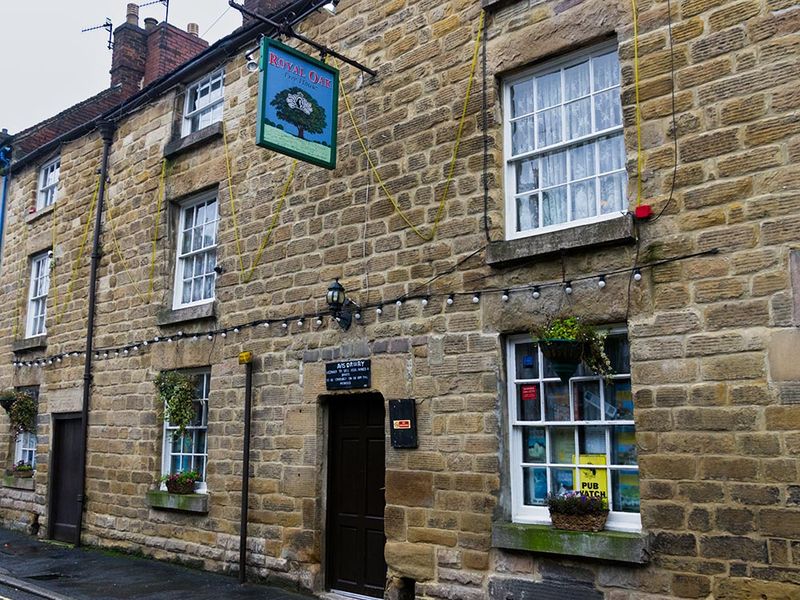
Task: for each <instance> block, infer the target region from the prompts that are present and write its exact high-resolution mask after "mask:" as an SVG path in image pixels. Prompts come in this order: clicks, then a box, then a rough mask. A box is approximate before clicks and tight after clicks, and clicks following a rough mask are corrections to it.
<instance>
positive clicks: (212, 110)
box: [181, 69, 225, 137]
mask: <svg viewBox="0 0 800 600" xmlns="http://www.w3.org/2000/svg"><path fill="white" fill-rule="evenodd" d="M217 81H219V84H220V87H219V90H218V91H213V90H212V89H211V88H212V86H213V84H214V83H216V82H217ZM205 89H207V90H208V92H207V96H203V97H202V98H198V97H197V96H198V95H199V94H200V93H201V92H202V91H203V90H205ZM224 103H225V70H224V69H220V70H218V71H214V72H213V73H210V74H208V75H205V76H203V77H202V78H201V79H198V80H197V81H195V82H194V83H192V84H191V85H188V86H186V99H185V101H184V104H183V120H182V125H181V137H186V136H187V135H189V134H190V133H194V132H195V131H200V130H201V129H203V128H204V127H208V126H209V125H211V124H213V123H217V122H218V121H222V110H223V105H224ZM192 104H194V106H192ZM195 117H197V118H198V121H199V123H198V126H197V127H193V126H192V122H193V120H194V119H195ZM204 121H205V122H204Z"/></svg>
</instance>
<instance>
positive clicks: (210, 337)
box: [206, 333, 214, 340]
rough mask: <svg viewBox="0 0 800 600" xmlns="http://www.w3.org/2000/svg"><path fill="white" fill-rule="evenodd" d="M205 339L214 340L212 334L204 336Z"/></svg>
mask: <svg viewBox="0 0 800 600" xmlns="http://www.w3.org/2000/svg"><path fill="white" fill-rule="evenodd" d="M206 338H208V339H209V340H213V339H214V334H213V333H209V334H208V335H207V336H206Z"/></svg>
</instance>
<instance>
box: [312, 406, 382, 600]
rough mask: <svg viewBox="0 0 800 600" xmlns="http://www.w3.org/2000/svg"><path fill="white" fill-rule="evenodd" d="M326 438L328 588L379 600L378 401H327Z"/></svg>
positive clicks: (379, 465) (380, 442) (380, 513)
mask: <svg viewBox="0 0 800 600" xmlns="http://www.w3.org/2000/svg"><path fill="white" fill-rule="evenodd" d="M329 435H330V456H329V463H328V534H327V539H326V545H327V575H328V587H329V589H332V590H340V591H344V592H353V593H356V594H362V595H364V596H371V597H375V598H383V590H384V586H385V583H386V560H385V559H384V556H383V549H384V545H385V543H386V536H385V534H384V532H383V511H384V508H385V506H386V498H385V497H384V485H385V484H384V480H385V477H386V464H385V461H384V444H385V434H384V408H383V398H382V397H381V396H380V394H359V395H353V396H343V397H336V398H334V399H332V400H331V403H330V434H329Z"/></svg>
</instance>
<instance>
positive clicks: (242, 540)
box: [239, 352, 253, 583]
mask: <svg viewBox="0 0 800 600" xmlns="http://www.w3.org/2000/svg"><path fill="white" fill-rule="evenodd" d="M239 364H244V368H245V372H244V377H245V378H244V440H243V443H242V509H241V514H240V522H239V583H245V582H246V581H247V571H246V566H247V509H248V505H247V500H248V498H249V496H250V419H251V413H252V411H251V406H252V404H253V353H252V352H242V353H241V354H239Z"/></svg>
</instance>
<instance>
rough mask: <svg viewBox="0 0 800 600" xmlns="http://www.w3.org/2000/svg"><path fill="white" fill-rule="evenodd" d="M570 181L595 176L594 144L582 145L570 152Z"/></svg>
mask: <svg viewBox="0 0 800 600" xmlns="http://www.w3.org/2000/svg"><path fill="white" fill-rule="evenodd" d="M569 161H570V168H569V171H570V180H572V181H575V180H576V179H584V178H586V177H590V176H591V175H594V144H593V143H592V144H581V145H579V146H575V147H574V148H572V149H570V151H569Z"/></svg>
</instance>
